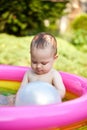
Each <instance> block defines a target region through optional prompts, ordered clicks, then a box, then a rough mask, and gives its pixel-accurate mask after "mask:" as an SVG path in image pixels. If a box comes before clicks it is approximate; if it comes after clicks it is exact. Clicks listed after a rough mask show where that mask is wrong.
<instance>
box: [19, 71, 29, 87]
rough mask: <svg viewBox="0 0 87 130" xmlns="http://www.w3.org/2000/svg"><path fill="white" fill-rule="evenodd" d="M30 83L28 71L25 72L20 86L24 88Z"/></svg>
mask: <svg viewBox="0 0 87 130" xmlns="http://www.w3.org/2000/svg"><path fill="white" fill-rule="evenodd" d="M27 83H28V71H26V72H25V74H24V77H23V80H22V82H21V85H20V88H22V87H23V86H25V85H26V84H27Z"/></svg>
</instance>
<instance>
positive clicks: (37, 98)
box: [15, 81, 61, 106]
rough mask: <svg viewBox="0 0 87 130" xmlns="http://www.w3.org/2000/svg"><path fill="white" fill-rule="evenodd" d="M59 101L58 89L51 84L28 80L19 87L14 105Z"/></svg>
mask: <svg viewBox="0 0 87 130" xmlns="http://www.w3.org/2000/svg"><path fill="white" fill-rule="evenodd" d="M54 103H61V98H60V95H59V93H58V90H57V89H56V88H55V87H53V86H52V85H51V84H49V83H46V82H41V81H35V82H30V83H28V84H27V85H25V86H24V87H23V88H21V89H19V91H18V94H17V97H16V101H15V105H16V106H28V105H47V104H54Z"/></svg>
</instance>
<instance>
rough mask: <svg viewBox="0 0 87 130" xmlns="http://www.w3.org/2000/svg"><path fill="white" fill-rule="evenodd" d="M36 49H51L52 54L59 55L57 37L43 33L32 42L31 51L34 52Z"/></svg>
mask: <svg viewBox="0 0 87 130" xmlns="http://www.w3.org/2000/svg"><path fill="white" fill-rule="evenodd" d="M34 48H37V49H45V48H49V49H51V52H52V53H53V54H54V55H56V54H57V41H56V39H55V37H54V36H53V35H52V34H49V33H46V32H42V33H39V34H37V35H36V36H35V37H34V38H33V40H32V42H31V47H30V49H31V51H33V49H34Z"/></svg>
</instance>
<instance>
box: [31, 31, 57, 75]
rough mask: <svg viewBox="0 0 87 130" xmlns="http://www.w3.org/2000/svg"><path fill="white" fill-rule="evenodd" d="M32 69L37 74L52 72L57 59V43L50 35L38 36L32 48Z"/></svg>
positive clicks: (41, 34) (33, 41)
mask: <svg viewBox="0 0 87 130" xmlns="http://www.w3.org/2000/svg"><path fill="white" fill-rule="evenodd" d="M30 54H31V67H32V69H33V70H34V72H35V73H37V74H44V73H47V72H49V71H50V70H51V68H52V66H53V63H54V60H55V59H56V58H57V41H56V39H55V37H54V36H53V35H51V34H49V33H45V32H42V33H39V34H37V35H36V36H35V37H34V38H33V40H32V42H31V46H30Z"/></svg>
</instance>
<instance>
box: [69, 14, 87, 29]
mask: <svg viewBox="0 0 87 130" xmlns="http://www.w3.org/2000/svg"><path fill="white" fill-rule="evenodd" d="M71 26H72V28H73V29H74V30H78V29H81V30H86V31H87V14H82V15H80V16H78V17H76V18H75V20H74V21H73V22H72V25H71Z"/></svg>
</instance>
